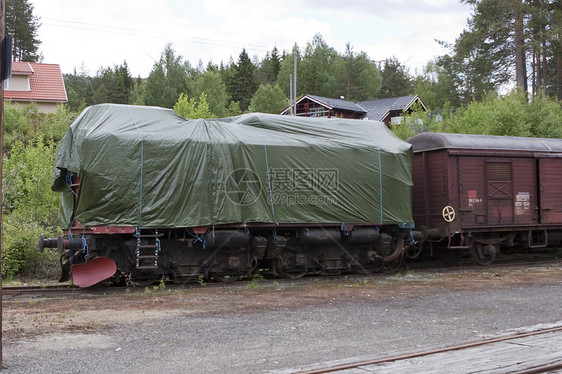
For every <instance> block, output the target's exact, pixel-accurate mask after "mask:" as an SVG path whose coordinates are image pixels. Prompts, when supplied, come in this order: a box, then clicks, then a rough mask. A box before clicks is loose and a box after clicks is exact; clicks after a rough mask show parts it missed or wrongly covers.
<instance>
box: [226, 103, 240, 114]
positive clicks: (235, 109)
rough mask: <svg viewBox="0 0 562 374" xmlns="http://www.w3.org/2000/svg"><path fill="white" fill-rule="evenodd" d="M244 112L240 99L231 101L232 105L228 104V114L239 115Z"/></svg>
mask: <svg viewBox="0 0 562 374" xmlns="http://www.w3.org/2000/svg"><path fill="white" fill-rule="evenodd" d="M240 114H242V109H240V103H239V102H238V101H231V102H230V105H229V106H228V115H229V116H232V117H234V116H239V115H240Z"/></svg>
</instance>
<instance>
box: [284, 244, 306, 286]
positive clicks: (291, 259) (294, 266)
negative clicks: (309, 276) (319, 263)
mask: <svg viewBox="0 0 562 374" xmlns="http://www.w3.org/2000/svg"><path fill="white" fill-rule="evenodd" d="M278 269H279V274H281V276H282V277H284V278H289V279H298V278H302V277H304V276H305V275H306V273H308V261H307V258H306V255H305V254H300V253H298V252H290V251H288V250H284V251H283V254H282V257H280V258H279V260H278Z"/></svg>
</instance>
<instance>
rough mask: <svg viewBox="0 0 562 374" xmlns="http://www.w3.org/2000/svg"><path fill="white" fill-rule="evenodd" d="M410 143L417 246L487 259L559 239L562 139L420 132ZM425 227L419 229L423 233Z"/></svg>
mask: <svg viewBox="0 0 562 374" xmlns="http://www.w3.org/2000/svg"><path fill="white" fill-rule="evenodd" d="M408 142H409V143H411V144H412V145H413V148H414V159H413V165H412V174H413V175H412V176H413V182H414V192H413V216H414V221H415V224H416V230H417V231H418V232H419V233H418V237H419V238H421V240H420V245H422V246H423V247H426V248H429V249H430V250H431V251H432V252H434V253H437V254H438V255H439V256H440V257H441V258H442V259H443V260H444V261H445V262H454V261H456V260H457V259H458V258H460V255H461V254H462V252H463V251H467V250H468V251H470V253H471V255H472V258H473V259H474V261H475V262H476V263H478V264H480V265H488V264H490V263H492V262H493V261H494V259H495V258H496V255H497V254H498V253H499V251H500V250H503V251H507V250H528V249H540V248H549V247H552V246H556V245H560V244H561V242H562V139H539V138H522V137H506V136H489V135H464V134H441V133H423V134H419V135H416V136H414V137H412V138H410V139H408ZM420 233H421V234H420Z"/></svg>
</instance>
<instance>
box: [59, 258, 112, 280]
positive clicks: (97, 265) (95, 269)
mask: <svg viewBox="0 0 562 374" xmlns="http://www.w3.org/2000/svg"><path fill="white" fill-rule="evenodd" d="M70 271H71V272H72V282H73V283H74V285H75V286H77V287H82V288H84V287H90V286H93V285H94V284H96V283H99V282H101V281H103V280H105V279H107V278H110V277H112V276H113V275H114V274H115V272H116V271H117V265H116V264H115V262H114V261H113V260H112V259H110V258H109V257H96V258H94V259H93V260H91V261H88V262H86V263H85V264H77V265H72V267H71V268H70Z"/></svg>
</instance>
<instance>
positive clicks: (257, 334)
mask: <svg viewBox="0 0 562 374" xmlns="http://www.w3.org/2000/svg"><path fill="white" fill-rule="evenodd" d="M561 291H562V265H543V266H535V267H530V268H526V267H520V268H506V269H501V268H500V269H476V270H474V269H473V270H459V271H453V272H449V271H447V272H421V273H401V274H396V275H382V276H381V275H376V276H373V277H349V278H346V277H339V278H337V279H334V278H321V277H319V278H312V279H308V280H306V281H304V282H296V281H295V282H281V281H257V282H256V281H254V282H239V283H238V284H236V285H232V286H225V287H212V288H211V287H198V288H193V289H186V290H172V289H164V290H161V289H152V288H149V289H148V292H142V291H141V292H130V293H126V294H123V295H108V296H97V297H84V296H74V297H65V298H48V299H47V298H43V299H29V298H28V299H5V300H4V311H3V313H4V316H3V339H4V341H3V363H4V367H5V369H4V370H3V371H2V373H9V374H11V373H29V374H34V373H38V374H39V373H41V374H47V373H109V372H111V373H139V374H142V373H226V372H228V373H266V372H272V371H276V370H282V369H286V368H291V367H297V366H300V365H309V364H314V363H317V362H325V361H332V360H340V359H348V358H352V357H358V356H364V355H373V354H381V355H383V354H389V355H390V354H392V353H393V352H399V351H405V350H417V349H419V350H422V349H423V348H424V347H429V346H437V345H448V344H449V345H453V344H456V343H459V342H466V341H472V340H475V339H478V338H481V337H482V336H485V335H491V334H498V333H501V332H502V331H506V330H510V329H515V328H521V327H525V326H533V325H537V324H541V323H555V322H558V321H560V320H562V314H561V309H560V306H561V305H562V292H561Z"/></svg>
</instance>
